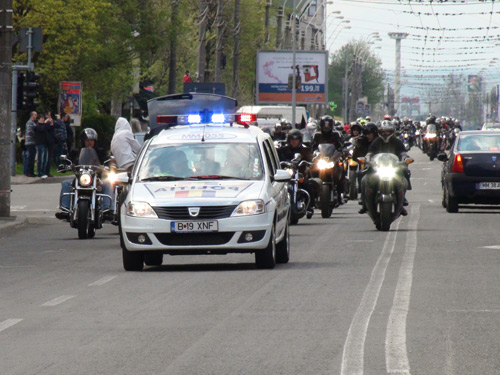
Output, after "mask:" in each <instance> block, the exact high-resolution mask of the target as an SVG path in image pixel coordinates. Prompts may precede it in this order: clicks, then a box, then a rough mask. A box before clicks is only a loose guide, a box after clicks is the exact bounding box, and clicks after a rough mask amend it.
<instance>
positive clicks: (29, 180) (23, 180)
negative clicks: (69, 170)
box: [10, 174, 72, 185]
mask: <svg viewBox="0 0 500 375" xmlns="http://www.w3.org/2000/svg"><path fill="white" fill-rule="evenodd" d="M71 177H72V175H71V174H68V176H54V177H47V178H41V177H28V176H25V175H23V174H21V175H19V174H18V175H16V176H11V177H10V183H11V185H24V184H54V183H57V182H61V181H63V180H66V179H68V178H71Z"/></svg>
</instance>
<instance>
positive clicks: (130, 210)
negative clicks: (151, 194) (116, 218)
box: [127, 202, 158, 219]
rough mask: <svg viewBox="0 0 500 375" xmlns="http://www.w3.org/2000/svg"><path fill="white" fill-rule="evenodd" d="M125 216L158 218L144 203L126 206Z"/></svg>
mask: <svg viewBox="0 0 500 375" xmlns="http://www.w3.org/2000/svg"><path fill="white" fill-rule="evenodd" d="M127 215H128V216H134V217H153V218H156V219H157V218H158V216H157V215H156V212H155V211H154V210H153V208H152V207H151V206H150V205H149V204H148V203H146V202H129V203H128V205H127Z"/></svg>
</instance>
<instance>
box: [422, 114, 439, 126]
mask: <svg viewBox="0 0 500 375" xmlns="http://www.w3.org/2000/svg"><path fill="white" fill-rule="evenodd" d="M425 122H426V124H427V125H429V124H435V123H436V116H434V115H430V116H429V117H427V120H425Z"/></svg>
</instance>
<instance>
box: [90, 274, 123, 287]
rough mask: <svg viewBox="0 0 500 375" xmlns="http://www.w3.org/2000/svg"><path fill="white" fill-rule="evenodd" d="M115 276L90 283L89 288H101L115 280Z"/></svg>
mask: <svg viewBox="0 0 500 375" xmlns="http://www.w3.org/2000/svg"><path fill="white" fill-rule="evenodd" d="M116 277H117V276H105V277H103V278H102V279H99V280H97V281H94V282H93V283H90V284H89V286H101V285H104V284H106V283H109V282H110V281H111V280H113V279H116Z"/></svg>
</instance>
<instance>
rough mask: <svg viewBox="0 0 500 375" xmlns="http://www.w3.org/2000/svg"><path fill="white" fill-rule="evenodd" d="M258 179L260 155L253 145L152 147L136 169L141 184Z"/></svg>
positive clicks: (261, 172) (260, 171) (259, 175)
mask: <svg viewBox="0 0 500 375" xmlns="http://www.w3.org/2000/svg"><path fill="white" fill-rule="evenodd" d="M262 176H263V168H262V162H261V159H260V153H259V150H258V148H257V145H256V144H253V143H198V144H192V143H191V144H182V145H165V146H163V145H162V146H152V147H151V148H150V149H149V150H148V151H147V152H146V155H145V157H144V159H143V161H142V163H141V167H140V169H139V179H140V180H141V181H155V180H158V181H169V180H170V181H174V180H186V179H187V180H195V179H239V180H260V179H262Z"/></svg>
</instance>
